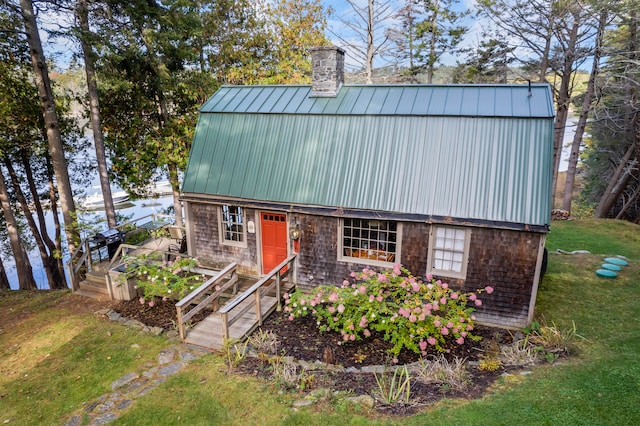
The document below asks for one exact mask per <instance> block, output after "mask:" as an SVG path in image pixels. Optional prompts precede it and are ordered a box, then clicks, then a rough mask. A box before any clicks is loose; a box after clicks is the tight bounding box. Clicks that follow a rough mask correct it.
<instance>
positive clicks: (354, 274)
mask: <svg viewBox="0 0 640 426" xmlns="http://www.w3.org/2000/svg"><path fill="white" fill-rule="evenodd" d="M349 276H350V277H351V278H355V277H357V276H358V274H357V273H356V272H355V271H353V272H351V273H350V274H349Z"/></svg>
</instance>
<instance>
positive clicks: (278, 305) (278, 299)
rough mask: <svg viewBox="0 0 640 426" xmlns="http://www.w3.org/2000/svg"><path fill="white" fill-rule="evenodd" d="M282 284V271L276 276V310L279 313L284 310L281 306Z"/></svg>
mask: <svg viewBox="0 0 640 426" xmlns="http://www.w3.org/2000/svg"><path fill="white" fill-rule="evenodd" d="M287 266H288V265H287ZM280 282H281V279H280V271H278V273H277V274H276V303H277V304H276V310H277V311H278V312H280V311H281V310H282V306H280Z"/></svg>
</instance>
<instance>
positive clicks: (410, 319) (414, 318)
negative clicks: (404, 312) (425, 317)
mask: <svg viewBox="0 0 640 426" xmlns="http://www.w3.org/2000/svg"><path fill="white" fill-rule="evenodd" d="M417 319H418V318H416V316H415V315H413V314H411V315H409V322H416V320H417Z"/></svg>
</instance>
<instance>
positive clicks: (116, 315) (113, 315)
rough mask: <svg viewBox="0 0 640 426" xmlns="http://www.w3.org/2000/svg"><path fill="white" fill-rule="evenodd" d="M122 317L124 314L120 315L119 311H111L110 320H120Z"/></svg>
mask: <svg viewBox="0 0 640 426" xmlns="http://www.w3.org/2000/svg"><path fill="white" fill-rule="evenodd" d="M121 317H122V315H120V313H119V312H116V311H111V312H109V320H110V321H118V320H119V319H120V318H121Z"/></svg>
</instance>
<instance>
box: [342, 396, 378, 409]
mask: <svg viewBox="0 0 640 426" xmlns="http://www.w3.org/2000/svg"><path fill="white" fill-rule="evenodd" d="M345 401H348V402H350V403H352V404H356V405H362V406H363V407H367V408H373V406H374V405H376V401H375V400H374V399H373V398H372V397H371V396H369V395H358V396H350V397H348V398H345Z"/></svg>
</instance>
